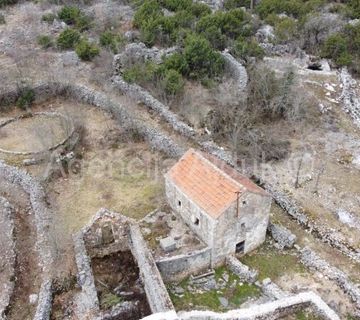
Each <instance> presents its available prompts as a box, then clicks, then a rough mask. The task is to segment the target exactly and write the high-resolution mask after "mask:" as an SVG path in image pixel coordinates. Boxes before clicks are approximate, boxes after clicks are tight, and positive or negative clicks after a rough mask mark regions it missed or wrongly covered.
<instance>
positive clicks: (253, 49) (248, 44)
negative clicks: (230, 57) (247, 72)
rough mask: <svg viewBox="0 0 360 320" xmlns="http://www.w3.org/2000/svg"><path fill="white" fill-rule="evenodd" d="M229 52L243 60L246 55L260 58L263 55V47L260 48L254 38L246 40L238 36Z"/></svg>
mask: <svg viewBox="0 0 360 320" xmlns="http://www.w3.org/2000/svg"><path fill="white" fill-rule="evenodd" d="M231 53H232V54H234V56H235V57H238V58H241V59H245V60H246V58H247V57H256V58H262V57H263V56H264V50H263V48H261V47H260V46H259V44H258V43H257V42H256V41H255V40H253V39H251V40H247V39H244V38H238V39H237V40H236V41H235V43H234V45H233V47H232V49H231Z"/></svg>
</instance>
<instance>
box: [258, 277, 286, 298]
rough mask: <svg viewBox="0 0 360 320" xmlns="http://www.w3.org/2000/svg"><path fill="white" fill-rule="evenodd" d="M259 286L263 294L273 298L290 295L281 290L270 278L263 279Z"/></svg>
mask: <svg viewBox="0 0 360 320" xmlns="http://www.w3.org/2000/svg"><path fill="white" fill-rule="evenodd" d="M260 287H261V290H262V292H263V294H264V295H266V296H267V297H269V298H270V299H273V300H279V299H283V298H285V297H288V296H290V295H289V294H288V293H286V292H285V291H284V290H282V289H281V288H280V287H279V286H278V285H277V284H276V283H274V282H272V281H271V279H269V278H266V279H264V280H263V281H262V284H261V285H260Z"/></svg>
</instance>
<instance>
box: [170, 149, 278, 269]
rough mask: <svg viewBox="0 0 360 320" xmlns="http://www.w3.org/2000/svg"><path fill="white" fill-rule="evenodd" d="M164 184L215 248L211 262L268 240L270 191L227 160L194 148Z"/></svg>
mask: <svg viewBox="0 0 360 320" xmlns="http://www.w3.org/2000/svg"><path fill="white" fill-rule="evenodd" d="M165 183H166V196H167V199H168V202H169V204H170V206H171V208H172V209H173V210H174V211H175V213H177V214H179V215H180V216H181V217H182V219H183V220H184V221H185V222H186V223H187V224H188V225H189V227H190V228H191V230H193V231H194V232H195V233H196V235H197V236H198V237H199V238H200V239H201V240H202V241H204V242H205V243H206V244H207V245H208V246H209V247H210V248H211V249H212V252H211V262H212V265H216V264H219V263H221V262H223V260H224V259H225V257H226V256H227V255H229V254H234V253H240V254H241V253H244V254H245V253H247V252H249V251H251V250H253V249H255V248H256V247H258V246H259V245H261V244H262V243H263V242H264V240H265V235H266V228H267V226H268V222H269V214H270V205H271V196H270V195H269V194H267V193H266V192H265V191H264V190H263V189H262V188H260V187H258V186H257V185H256V184H254V183H253V182H252V181H251V180H249V179H248V178H246V177H245V176H243V175H241V174H240V173H239V172H238V171H236V170H234V169H233V168H231V167H230V166H229V165H227V164H226V163H225V162H223V161H221V160H219V159H218V158H216V157H214V156H211V155H209V154H205V153H202V152H200V151H196V150H193V149H190V150H189V151H187V152H186V153H185V155H184V156H183V157H182V158H181V159H180V160H179V161H178V162H177V163H176V164H175V165H174V166H173V167H172V168H171V169H170V170H169V171H168V172H167V174H166V175H165Z"/></svg>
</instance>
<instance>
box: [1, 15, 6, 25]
mask: <svg viewBox="0 0 360 320" xmlns="http://www.w3.org/2000/svg"><path fill="white" fill-rule="evenodd" d="M5 23H6V21H5V17H4V15H3V14H1V13H0V24H5Z"/></svg>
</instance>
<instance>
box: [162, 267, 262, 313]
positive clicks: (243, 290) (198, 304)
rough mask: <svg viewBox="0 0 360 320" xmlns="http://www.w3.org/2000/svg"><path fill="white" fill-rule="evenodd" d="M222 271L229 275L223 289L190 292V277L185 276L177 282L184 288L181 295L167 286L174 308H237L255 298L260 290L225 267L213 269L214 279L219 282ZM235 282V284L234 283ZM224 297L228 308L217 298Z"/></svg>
mask: <svg viewBox="0 0 360 320" xmlns="http://www.w3.org/2000/svg"><path fill="white" fill-rule="evenodd" d="M224 273H227V274H228V275H229V281H228V282H227V283H226V286H225V287H224V288H223V289H214V290H210V291H203V290H194V291H193V292H190V290H189V286H191V282H190V279H189V278H187V279H185V280H183V281H182V282H181V283H179V285H178V286H179V287H181V288H183V289H184V290H185V292H184V294H183V295H176V294H175V293H174V292H173V291H172V289H171V288H172V286H171V285H170V286H169V293H170V297H171V300H172V302H173V303H174V306H175V309H176V310H205V309H206V310H213V311H226V310H228V309H234V308H238V307H239V306H240V305H241V304H243V303H244V302H246V301H247V300H248V299H250V298H257V297H259V296H260V294H261V292H260V289H259V288H258V287H256V286H255V285H251V284H247V283H241V282H240V280H239V278H238V277H237V276H236V275H235V274H233V273H232V272H231V271H229V270H228V269H226V268H225V267H220V268H218V269H216V270H215V279H216V282H217V283H219V281H221V279H222V278H223V275H224ZM234 283H236V285H234ZM221 297H224V298H226V299H227V300H228V301H229V306H228V308H224V307H223V306H222V305H221V303H220V300H219V298H221Z"/></svg>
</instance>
